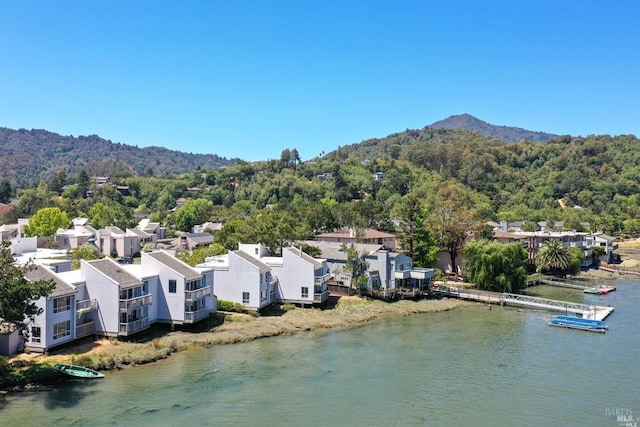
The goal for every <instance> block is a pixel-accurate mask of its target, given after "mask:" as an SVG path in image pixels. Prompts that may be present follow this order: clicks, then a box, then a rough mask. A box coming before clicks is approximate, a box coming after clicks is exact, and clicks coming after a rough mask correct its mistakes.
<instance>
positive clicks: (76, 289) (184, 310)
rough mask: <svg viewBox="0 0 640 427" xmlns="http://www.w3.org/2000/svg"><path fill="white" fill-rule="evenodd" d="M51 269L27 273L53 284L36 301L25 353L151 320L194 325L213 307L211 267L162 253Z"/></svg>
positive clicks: (121, 332)
mask: <svg viewBox="0 0 640 427" xmlns="http://www.w3.org/2000/svg"><path fill="white" fill-rule="evenodd" d="M56 267H57V269H58V272H54V271H53V270H52V269H50V268H49V267H48V266H47V265H45V263H40V264H39V265H38V266H37V268H36V269H35V270H32V271H29V272H28V273H27V278H28V279H29V280H34V281H35V280H53V281H54V283H55V288H54V290H53V292H52V293H51V294H50V295H48V296H47V297H43V298H40V299H39V300H38V301H37V305H38V306H39V307H40V308H42V309H43V312H42V314H41V315H39V316H37V317H36V318H35V320H34V322H33V323H32V325H31V330H30V337H29V342H27V343H25V349H26V350H27V351H37V352H46V351H48V350H49V349H51V348H54V347H57V346H59V345H62V344H65V343H68V342H71V341H74V340H76V339H79V338H83V337H85V336H87V335H101V336H111V337H127V336H130V335H133V334H135V333H137V332H140V331H143V330H145V329H147V328H149V327H150V326H151V325H152V324H153V323H167V324H170V325H172V326H173V325H180V324H190V323H195V322H197V321H199V320H201V319H204V318H205V317H208V316H209V315H210V314H211V313H215V311H216V297H215V295H214V293H213V271H212V270H211V269H206V268H193V267H190V266H189V265H187V264H185V263H183V262H182V261H180V260H179V259H177V258H175V257H174V256H173V255H171V254H169V253H167V252H163V251H158V252H152V253H143V254H142V260H141V263H140V264H136V265H120V264H118V263H116V262H115V261H113V260H112V259H110V258H105V259H100V260H94V261H82V263H81V266H80V269H79V270H73V271H71V270H70V269H68V268H67V269H61V268H59V267H60V263H57V264H56ZM61 270H65V271H61Z"/></svg>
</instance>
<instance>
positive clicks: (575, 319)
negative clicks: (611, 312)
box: [552, 316, 609, 329]
mask: <svg viewBox="0 0 640 427" xmlns="http://www.w3.org/2000/svg"><path fill="white" fill-rule="evenodd" d="M552 322H569V323H582V324H585V325H591V326H594V327H599V328H603V329H609V327H608V326H607V324H606V323H605V322H604V320H598V319H588V318H586V317H575V316H556V317H554V318H553V320H552Z"/></svg>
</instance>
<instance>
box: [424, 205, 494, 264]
mask: <svg viewBox="0 0 640 427" xmlns="http://www.w3.org/2000/svg"><path fill="white" fill-rule="evenodd" d="M429 225H430V226H431V229H432V230H433V232H434V237H435V239H436V241H437V242H438V244H439V245H440V247H441V248H443V249H444V250H446V251H447V252H448V253H449V257H450V259H451V269H452V271H453V272H454V273H455V272H457V265H456V258H457V257H458V254H459V253H460V251H462V249H463V248H464V244H465V243H466V241H467V240H468V239H469V238H470V237H471V235H472V234H473V233H474V232H475V231H476V230H478V229H479V228H480V227H481V226H482V221H481V220H480V217H479V216H478V214H477V213H476V212H475V211H473V210H471V209H466V208H464V207H462V206H461V205H459V204H457V203H456V202H455V201H453V200H444V201H441V202H439V203H438V204H437V206H436V208H435V209H434V211H433V212H432V214H431V215H430V216H429Z"/></svg>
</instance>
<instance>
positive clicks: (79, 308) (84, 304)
mask: <svg viewBox="0 0 640 427" xmlns="http://www.w3.org/2000/svg"><path fill="white" fill-rule="evenodd" d="M97 308H98V301H96V300H95V299H86V300H83V301H78V302H76V312H77V313H78V316H79V315H81V314H84V313H88V312H90V311H93V310H95V309H97Z"/></svg>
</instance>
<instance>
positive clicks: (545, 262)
mask: <svg viewBox="0 0 640 427" xmlns="http://www.w3.org/2000/svg"><path fill="white" fill-rule="evenodd" d="M570 265H571V257H570V256H569V252H568V251H567V249H565V247H564V245H563V243H562V241H561V240H549V241H547V242H544V243H543V244H542V246H540V249H539V250H538V254H537V255H536V266H538V268H540V269H542V270H547V271H550V272H552V273H553V274H555V275H560V274H561V273H562V272H563V271H566V270H567V269H568V268H569V266H570Z"/></svg>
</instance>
